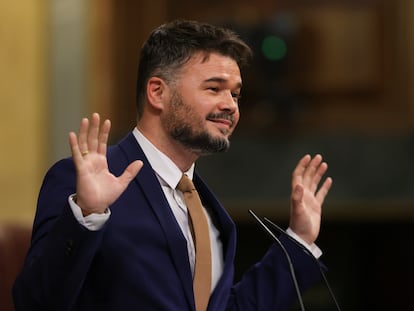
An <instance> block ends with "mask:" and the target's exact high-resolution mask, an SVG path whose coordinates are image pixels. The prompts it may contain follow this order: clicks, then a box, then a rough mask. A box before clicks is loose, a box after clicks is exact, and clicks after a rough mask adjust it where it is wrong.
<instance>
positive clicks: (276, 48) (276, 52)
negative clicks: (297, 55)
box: [262, 36, 287, 61]
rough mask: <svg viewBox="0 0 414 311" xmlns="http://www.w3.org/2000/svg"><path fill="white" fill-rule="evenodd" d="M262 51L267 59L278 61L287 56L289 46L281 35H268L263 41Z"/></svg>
mask: <svg viewBox="0 0 414 311" xmlns="http://www.w3.org/2000/svg"><path fill="white" fill-rule="evenodd" d="M262 52H263V55H264V56H265V57H266V58H267V59H269V60H272V61H276V60H280V59H282V58H283V57H285V56H286V52H287V46H286V43H285V41H283V39H281V38H280V37H277V36H267V37H266V38H264V39H263V41H262Z"/></svg>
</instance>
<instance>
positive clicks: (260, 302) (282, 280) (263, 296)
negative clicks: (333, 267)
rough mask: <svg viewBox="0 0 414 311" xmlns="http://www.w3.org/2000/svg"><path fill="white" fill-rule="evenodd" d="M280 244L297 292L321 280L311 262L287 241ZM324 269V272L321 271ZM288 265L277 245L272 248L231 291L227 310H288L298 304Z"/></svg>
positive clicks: (285, 239) (310, 258) (316, 267)
mask: <svg viewBox="0 0 414 311" xmlns="http://www.w3.org/2000/svg"><path fill="white" fill-rule="evenodd" d="M280 240H281V242H282V244H283V245H284V246H285V248H286V250H287V251H288V253H289V256H290V258H291V259H292V263H293V266H294V269H295V275H296V278H297V281H298V285H299V288H300V291H301V292H302V293H303V292H304V291H305V290H306V289H307V288H309V287H310V286H311V285H313V284H315V283H316V282H317V281H319V280H320V279H321V275H320V270H319V267H318V265H317V262H315V260H314V258H312V257H310V256H309V255H308V254H307V253H305V251H303V250H302V249H301V248H299V247H298V246H297V245H295V244H294V243H293V242H292V241H290V240H289V239H288V238H286V237H283V236H281V237H280ZM324 269H325V268H324ZM297 299H298V298H297V294H296V290H295V287H294V283H293V280H292V276H291V273H290V270H289V264H288V262H287V259H286V257H285V254H284V253H283V252H282V250H281V248H280V247H279V245H276V244H274V245H272V246H271V247H270V249H269V250H268V252H267V253H266V254H265V256H264V257H263V258H262V260H261V261H260V262H258V263H256V264H255V265H254V266H253V267H251V268H250V269H249V270H248V271H246V273H245V274H244V275H243V277H242V279H241V280H240V282H238V283H237V284H235V285H234V286H233V288H232V289H231V294H230V298H229V303H228V308H227V310H242V311H244V310H246V311H247V310H278V311H283V310H289V308H291V307H292V305H293V303H294V302H295V301H297Z"/></svg>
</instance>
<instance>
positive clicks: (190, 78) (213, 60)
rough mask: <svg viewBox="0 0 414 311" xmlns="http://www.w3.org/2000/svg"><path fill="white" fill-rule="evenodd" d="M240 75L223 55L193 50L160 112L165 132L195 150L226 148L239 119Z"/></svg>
mask: <svg viewBox="0 0 414 311" xmlns="http://www.w3.org/2000/svg"><path fill="white" fill-rule="evenodd" d="M240 89H241V76H240V70H239V67H238V65H237V63H236V62H235V61H234V60H233V59H231V58H229V57H226V56H222V55H219V54H215V53H213V54H210V55H209V57H208V58H207V59H205V58H204V54H201V53H200V54H196V55H195V56H194V57H193V58H192V59H191V60H190V61H189V62H188V63H186V64H185V66H184V67H183V69H182V70H181V72H180V74H179V78H178V82H177V83H176V87H175V89H174V90H173V95H172V96H171V98H170V102H169V105H168V108H167V113H166V114H165V115H163V120H162V122H163V125H164V127H165V129H166V131H167V132H168V133H169V135H170V136H171V137H172V138H173V139H175V140H177V141H179V142H181V143H182V144H183V145H184V146H185V147H187V148H190V149H192V150H193V151H196V152H197V153H199V154H209V153H214V152H221V151H226V150H227V149H228V148H229V146H230V142H229V137H230V135H231V134H232V132H233V130H234V128H235V127H236V125H237V123H238V121H239V108H238V97H239V96H240Z"/></svg>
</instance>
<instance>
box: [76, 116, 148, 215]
mask: <svg viewBox="0 0 414 311" xmlns="http://www.w3.org/2000/svg"><path fill="white" fill-rule="evenodd" d="M110 128H111V122H110V121H109V120H105V121H104V122H103V123H102V126H100V117H99V114H98V113H94V114H93V115H92V117H91V121H90V122H89V120H88V119H87V118H84V119H82V121H81V125H80V129H79V134H78V135H76V134H75V133H74V132H70V133H69V143H70V148H71V151H72V157H73V161H74V163H75V167H76V175H77V179H76V203H77V204H78V205H79V207H80V208H81V209H82V213H83V215H84V216H87V215H89V214H92V213H98V214H102V213H104V212H105V211H106V210H107V208H108V207H109V205H111V204H112V203H113V202H114V201H115V200H116V199H118V198H119V196H120V195H121V194H122V192H124V191H125V189H126V188H127V186H128V184H129V183H130V182H131V180H132V179H133V178H134V177H135V176H136V175H137V174H138V172H139V170H140V169H141V167H142V165H143V163H142V161H139V160H137V161H134V162H132V163H131V164H129V165H128V167H127V168H126V169H125V171H124V172H123V173H122V175H121V176H119V177H116V176H114V175H113V174H112V173H111V172H109V170H108V163H107V159H106V148H107V142H108V137H109V131H110Z"/></svg>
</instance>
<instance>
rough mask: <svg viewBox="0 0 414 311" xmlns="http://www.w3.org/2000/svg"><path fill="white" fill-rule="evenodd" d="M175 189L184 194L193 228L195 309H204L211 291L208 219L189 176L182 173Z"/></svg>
mask: <svg viewBox="0 0 414 311" xmlns="http://www.w3.org/2000/svg"><path fill="white" fill-rule="evenodd" d="M177 189H178V190H180V191H182V192H183V194H184V199H185V204H186V205H187V209H188V213H189V215H190V220H191V223H192V229H193V231H192V232H193V240H194V245H195V249H196V256H195V267H194V280H193V289H194V299H195V305H196V310H197V311H205V310H207V306H208V300H209V299H210V291H211V248H210V232H209V228H208V221H207V217H206V214H205V213H204V208H203V206H202V204H201V200H200V197H199V196H198V193H197V190H196V189H195V187H194V184H193V182H192V181H191V180H190V178H188V177H187V176H186V175H183V176H182V177H181V180H180V182H179V183H178V186H177ZM190 226H191V224H190Z"/></svg>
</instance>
